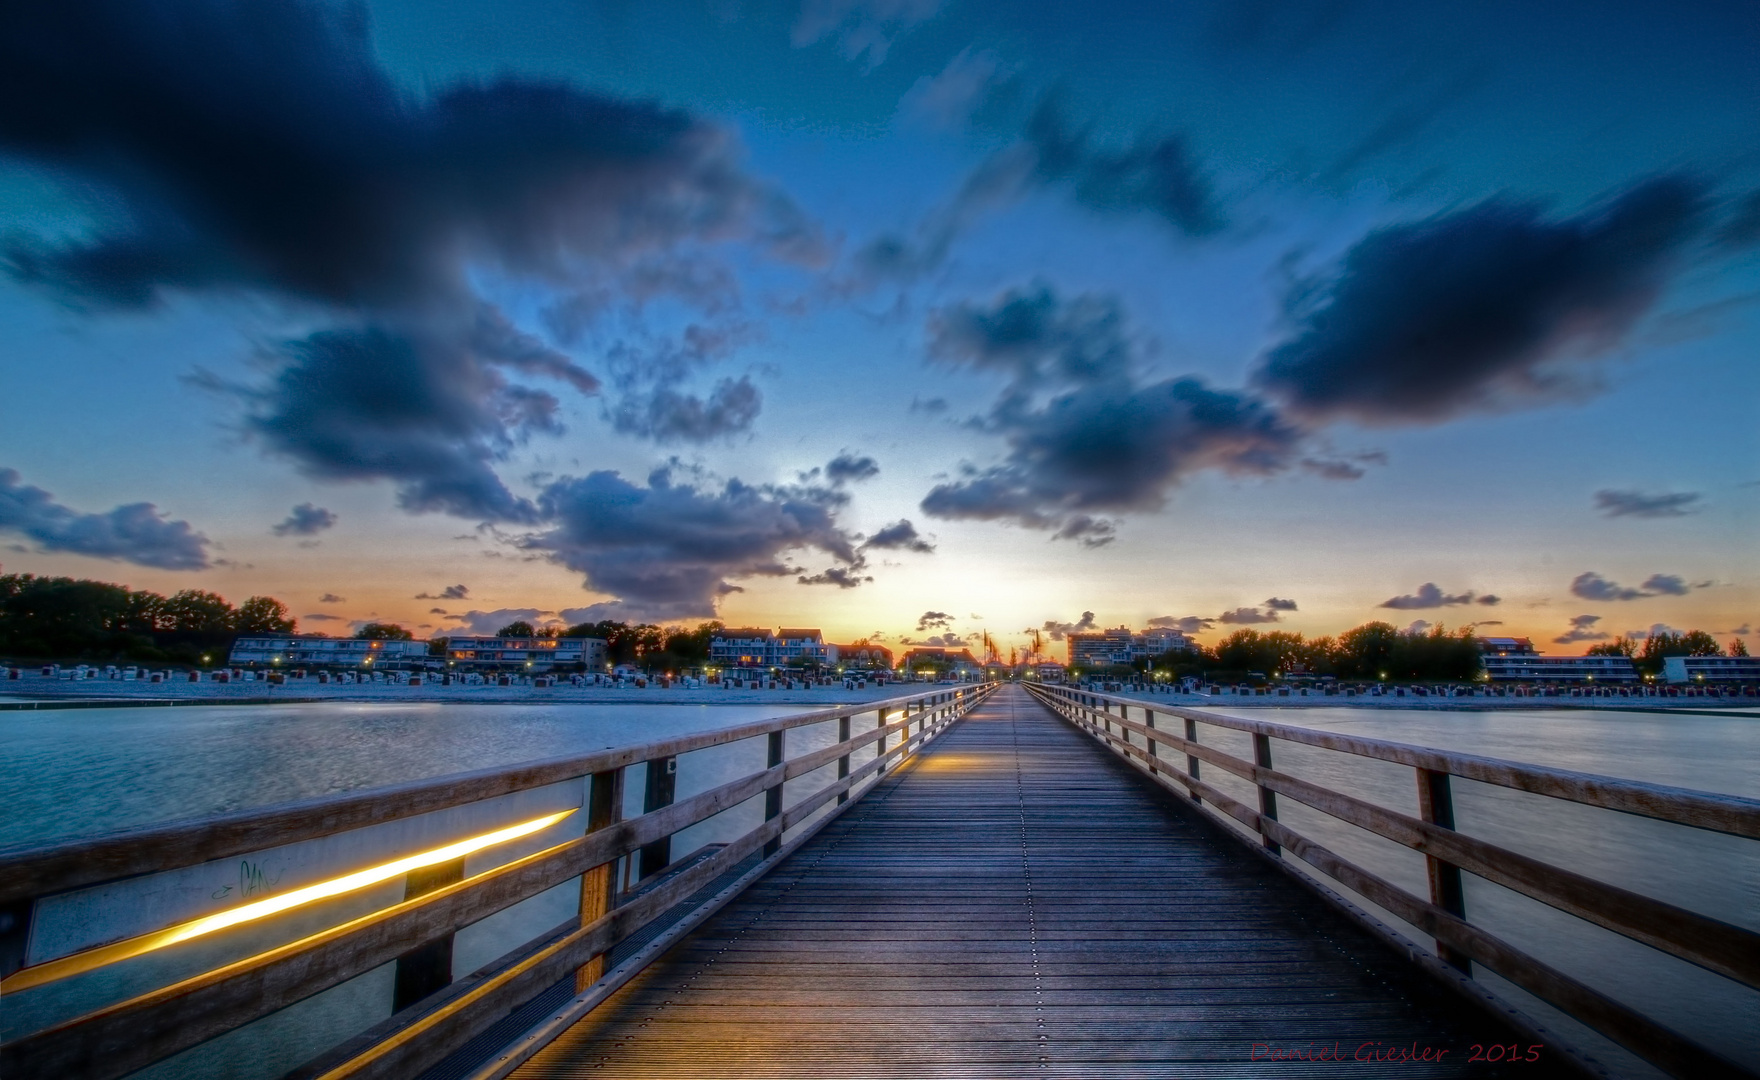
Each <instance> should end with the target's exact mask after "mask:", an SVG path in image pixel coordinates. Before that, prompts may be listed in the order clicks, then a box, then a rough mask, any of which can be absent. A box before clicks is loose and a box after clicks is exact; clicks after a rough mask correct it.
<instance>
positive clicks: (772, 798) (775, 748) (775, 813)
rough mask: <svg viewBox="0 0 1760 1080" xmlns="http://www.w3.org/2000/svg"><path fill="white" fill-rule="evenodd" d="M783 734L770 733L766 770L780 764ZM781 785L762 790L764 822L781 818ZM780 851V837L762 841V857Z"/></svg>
mask: <svg viewBox="0 0 1760 1080" xmlns="http://www.w3.org/2000/svg"><path fill="white" fill-rule="evenodd" d="M783 734H784V733H783V732H780V731H772V732H771V733H770V749H769V753H768V754H766V755H765V758H764V764H765V767H766V768H770V769H774V768H775V767H776V766H778V765H780V764H782V736H783ZM782 783H783V782H782V781H781V780H778V781H776V784H775V786H774V787H767V788H765V789H764V820H765V821H774V820H776V819H777V818H779V817H781V816H782ZM781 850H782V837H780V836H778V837H776V838H775V839H774V840H766V841H764V857H765V858H766V859H768V858H769V857H770V856H772V855H774V854H776V853H777V852H778V851H781Z"/></svg>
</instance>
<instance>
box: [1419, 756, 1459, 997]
mask: <svg viewBox="0 0 1760 1080" xmlns="http://www.w3.org/2000/svg"><path fill="white" fill-rule="evenodd" d="M1417 773H1418V816H1419V817H1421V818H1423V819H1424V820H1425V821H1428V822H1429V823H1430V824H1432V825H1435V826H1438V827H1439V828H1443V829H1448V830H1451V831H1452V830H1453V829H1454V793H1453V791H1452V789H1451V788H1450V785H1449V780H1448V774H1447V773H1445V772H1437V771H1436V770H1434V769H1418V770H1417ZM1424 863H1425V866H1426V867H1427V868H1428V869H1429V871H1430V902H1431V903H1433V904H1435V905H1436V906H1437V907H1439V908H1441V909H1442V910H1444V911H1446V912H1448V913H1449V914H1450V915H1453V916H1455V917H1456V918H1460V919H1464V918H1466V917H1467V897H1466V892H1465V891H1464V890H1463V889H1462V887H1461V868H1460V867H1458V866H1455V865H1453V864H1452V863H1445V862H1443V861H1442V860H1441V859H1438V858H1437V857H1436V856H1434V855H1425V856H1424ZM1436 955H1437V956H1439V957H1441V958H1442V961H1443V962H1444V963H1446V964H1448V965H1449V966H1450V967H1453V968H1456V969H1458V970H1460V971H1462V972H1465V973H1466V974H1468V975H1471V974H1472V973H1473V961H1472V959H1471V958H1470V957H1468V956H1467V954H1465V953H1463V952H1461V951H1459V950H1458V949H1455V948H1454V947H1453V946H1450V945H1445V944H1443V943H1442V942H1441V941H1437V942H1436Z"/></svg>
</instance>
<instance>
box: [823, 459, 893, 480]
mask: <svg viewBox="0 0 1760 1080" xmlns="http://www.w3.org/2000/svg"><path fill="white" fill-rule="evenodd" d="M879 475H880V464H879V463H878V462H876V461H875V460H874V459H873V458H871V457H868V456H867V455H865V454H864V455H861V456H859V457H858V456H857V455H855V454H851V453H848V452H847V451H846V452H844V453H841V454H839V455H837V456H836V457H834V458H832V459H831V461H830V463H829V464H827V465H826V466H825V479H827V480H829V481H831V482H832V483H833V484H847V483H851V482H853V481H856V480H869V479H872V478H873V477H876V476H879Z"/></svg>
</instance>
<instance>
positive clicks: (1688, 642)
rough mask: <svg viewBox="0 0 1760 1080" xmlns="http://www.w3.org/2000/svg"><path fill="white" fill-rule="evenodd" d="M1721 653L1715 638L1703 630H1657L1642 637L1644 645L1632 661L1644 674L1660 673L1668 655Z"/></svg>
mask: <svg viewBox="0 0 1760 1080" xmlns="http://www.w3.org/2000/svg"><path fill="white" fill-rule="evenodd" d="M1722 655H1723V650H1722V649H1721V648H1719V647H1718V645H1717V639H1716V638H1714V637H1712V636H1711V635H1710V634H1707V633H1706V632H1705V631H1703V630H1689V631H1687V632H1686V633H1684V634H1676V633H1672V632H1670V631H1667V630H1659V631H1657V632H1656V633H1654V634H1651V635H1650V636H1649V637H1647V638H1645V639H1644V647H1643V649H1642V650H1640V651H1639V653H1638V657H1637V659H1636V660H1635V661H1634V663H1635V664H1636V665H1637V668H1638V671H1639V672H1640V673H1642V674H1644V675H1660V674H1661V673H1662V662H1663V660H1665V659H1666V658H1668V657H1670V656H1722Z"/></svg>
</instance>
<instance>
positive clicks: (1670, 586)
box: [1639, 574, 1709, 596]
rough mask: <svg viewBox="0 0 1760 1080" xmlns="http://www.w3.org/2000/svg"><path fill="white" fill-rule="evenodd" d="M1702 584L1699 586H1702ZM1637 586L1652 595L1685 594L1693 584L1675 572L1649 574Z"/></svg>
mask: <svg viewBox="0 0 1760 1080" xmlns="http://www.w3.org/2000/svg"><path fill="white" fill-rule="evenodd" d="M1704 584H1709V582H1707V583H1704ZM1704 584H1701V586H1700V587H1701V588H1703V587H1704ZM1639 588H1641V589H1643V590H1644V591H1645V592H1647V593H1650V594H1651V595H1653V596H1685V595H1687V593H1688V592H1689V591H1691V590H1692V588H1693V586H1691V585H1688V584H1687V582H1686V579H1685V578H1682V577H1679V576H1678V575H1675V574H1651V575H1650V577H1649V578H1648V579H1647V580H1646V581H1645V582H1644V584H1643V585H1640V586H1639Z"/></svg>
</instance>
